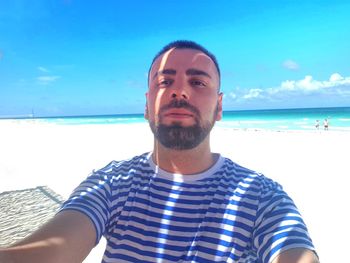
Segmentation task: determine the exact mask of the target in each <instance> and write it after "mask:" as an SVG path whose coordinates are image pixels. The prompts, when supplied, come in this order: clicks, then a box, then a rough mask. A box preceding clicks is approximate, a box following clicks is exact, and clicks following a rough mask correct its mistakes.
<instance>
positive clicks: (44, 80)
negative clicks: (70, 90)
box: [36, 76, 60, 85]
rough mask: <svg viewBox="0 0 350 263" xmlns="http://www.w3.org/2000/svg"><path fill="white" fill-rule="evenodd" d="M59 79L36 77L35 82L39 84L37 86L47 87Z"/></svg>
mask: <svg viewBox="0 0 350 263" xmlns="http://www.w3.org/2000/svg"><path fill="white" fill-rule="evenodd" d="M59 78H60V76H40V77H37V78H36V80H37V81H38V82H39V84H42V85H47V84H50V83H52V82H54V81H56V80H58V79H59Z"/></svg>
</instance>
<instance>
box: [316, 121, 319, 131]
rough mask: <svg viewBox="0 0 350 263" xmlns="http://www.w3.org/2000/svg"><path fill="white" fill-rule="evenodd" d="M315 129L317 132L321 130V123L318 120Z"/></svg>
mask: <svg viewBox="0 0 350 263" xmlns="http://www.w3.org/2000/svg"><path fill="white" fill-rule="evenodd" d="M315 128H316V130H319V129H320V121H319V120H316V123H315Z"/></svg>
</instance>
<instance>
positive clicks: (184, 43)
mask: <svg viewBox="0 0 350 263" xmlns="http://www.w3.org/2000/svg"><path fill="white" fill-rule="evenodd" d="M172 48H175V49H186V48H188V49H194V50H199V51H201V52H203V53H204V54H206V55H207V56H208V57H209V58H210V59H211V60H212V61H213V62H214V65H215V67H216V69H217V71H218V74H219V83H220V78H221V77H220V75H221V74H220V68H219V63H218V61H217V59H216V57H215V56H214V55H213V54H212V53H211V52H209V51H208V50H207V49H206V48H205V47H203V46H201V45H199V44H197V43H196V42H194V41H190V40H176V41H173V42H170V43H169V44H167V45H166V46H164V47H163V48H162V49H161V50H160V51H159V52H158V53H157V54H156V55H155V57H154V58H153V60H152V63H151V66H150V68H149V70H148V81H149V74H150V73H151V69H152V66H153V63H154V61H155V60H156V59H157V58H159V57H160V56H161V55H163V54H164V53H166V52H167V51H168V50H170V49H172ZM219 85H220V84H219Z"/></svg>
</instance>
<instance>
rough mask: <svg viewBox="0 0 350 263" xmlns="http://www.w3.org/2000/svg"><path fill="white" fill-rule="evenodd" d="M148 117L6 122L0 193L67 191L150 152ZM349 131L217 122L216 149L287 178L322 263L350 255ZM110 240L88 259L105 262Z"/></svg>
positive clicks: (0, 143)
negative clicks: (245, 127)
mask: <svg viewBox="0 0 350 263" xmlns="http://www.w3.org/2000/svg"><path fill="white" fill-rule="evenodd" d="M152 143H153V142H152V134H151V132H150V130H149V128H148V125H147V124H128V125H122V124H117V125H114V124H110V125H54V124H43V123H38V122H35V121H27V122H24V121H19V122H14V121H10V120H8V121H7V120H6V121H0V176H1V184H0V193H1V192H3V191H10V190H20V189H26V188H32V187H37V186H43V185H44V186H48V187H49V188H51V189H52V190H54V191H55V192H56V193H58V194H59V195H61V196H62V197H63V198H67V197H68V196H69V194H70V193H71V191H72V190H73V189H74V188H75V186H77V185H78V184H79V183H80V182H81V181H82V180H83V179H84V178H85V177H86V176H87V175H88V174H89V173H90V172H91V171H92V170H93V169H98V168H101V167H103V166H104V165H106V164H108V163H109V162H110V161H111V160H120V159H125V158H129V157H132V156H134V155H137V154H140V153H143V152H146V151H150V150H151V149H152ZM349 149H350V132H335V131H318V132H316V131H315V132H314V131H305V132H304V131H296V132H277V131H241V130H231V129H225V128H214V131H213V133H212V150H213V151H215V152H221V153H222V154H223V155H224V156H227V157H230V158H231V159H232V160H233V161H235V162H237V163H239V164H241V165H243V166H246V167H248V168H250V169H253V170H257V171H259V172H262V173H263V174H265V175H266V176H268V177H270V178H272V179H274V180H275V181H277V182H279V183H280V184H282V185H283V187H284V189H285V190H286V191H287V192H288V193H289V194H290V196H291V197H292V198H293V199H294V201H295V202H296V204H297V206H298V207H299V209H300V211H301V213H302V215H303V217H304V219H305V221H306V223H307V225H308V228H309V231H310V233H311V236H312V238H313V241H314V244H315V246H316V248H317V251H318V254H319V256H320V259H321V262H344V259H346V258H348V255H347V254H348V253H347V252H346V250H347V247H348V243H349V242H348V240H347V237H348V236H349V235H350V230H349V227H348V217H347V215H348V211H349V205H348V200H349V198H348V197H347V188H348V186H347V182H348V180H347V176H349V175H350V172H349V168H348V163H349V157H348V156H349V154H348V150H349ZM103 246H104V243H102V244H101V245H99V246H98V247H97V248H96V249H94V251H93V253H92V254H91V255H90V256H89V257H88V258H87V259H86V260H85V261H84V262H100V261H101V255H102V252H103Z"/></svg>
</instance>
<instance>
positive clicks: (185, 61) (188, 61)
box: [150, 48, 218, 78]
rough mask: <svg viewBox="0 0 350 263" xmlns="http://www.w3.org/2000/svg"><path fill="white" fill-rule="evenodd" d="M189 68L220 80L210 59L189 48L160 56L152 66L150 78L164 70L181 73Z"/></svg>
mask: <svg viewBox="0 0 350 263" xmlns="http://www.w3.org/2000/svg"><path fill="white" fill-rule="evenodd" d="M189 68H195V69H199V70H203V71H205V72H207V73H208V74H209V75H211V77H212V78H218V72H217V69H216V66H215V64H214V62H213V61H212V60H211V58H210V57H208V56H207V55H206V54H204V53H203V52H201V51H199V50H195V49H187V48H185V49H176V48H172V49H170V50H168V51H167V52H165V53H164V54H162V55H161V56H159V57H158V58H157V59H156V60H155V61H154V63H153V65H152V68H151V71H150V77H151V76H153V75H154V74H155V73H156V72H158V71H162V70H164V69H175V70H176V71H177V72H181V71H186V70H187V69H189Z"/></svg>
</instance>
